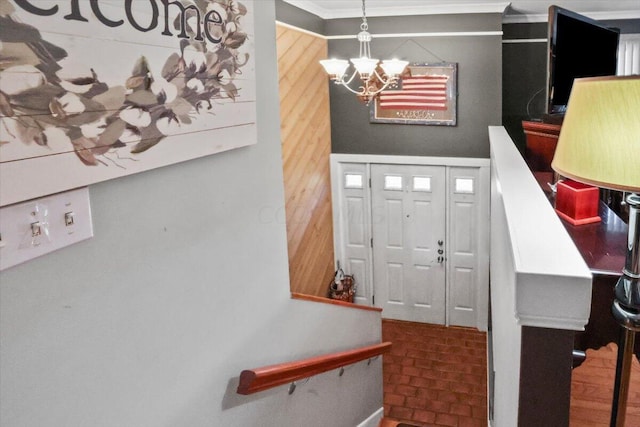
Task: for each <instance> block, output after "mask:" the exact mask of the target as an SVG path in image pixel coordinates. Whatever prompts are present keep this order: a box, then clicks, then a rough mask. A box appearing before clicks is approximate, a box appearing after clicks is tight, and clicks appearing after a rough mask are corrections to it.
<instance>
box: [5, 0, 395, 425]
mask: <svg viewBox="0 0 640 427" xmlns="http://www.w3.org/2000/svg"><path fill="white" fill-rule="evenodd" d="M255 8H256V12H257V16H258V17H259V18H258V20H257V22H256V40H255V45H256V62H257V68H258V69H257V74H258V75H259V76H260V78H261V82H262V83H263V84H260V85H258V94H257V95H258V111H257V119H258V135H259V141H258V144H257V145H255V146H251V147H247V148H242V149H237V150H233V151H229V152H226V153H222V154H218V155H214V156H209V157H205V158H201V159H198V160H194V161H190V162H185V163H182V164H176V165H172V166H168V167H165V168H161V169H156V170H153V171H149V172H145V173H141V174H137V175H134V176H130V177H125V178H120V179H116V180H112V181H108V182H104V183H101V184H97V185H93V186H91V187H90V194H91V203H92V212H93V220H94V231H95V237H94V238H92V239H90V240H88V241H85V242H82V243H79V244H77V245H74V246H71V247H69V248H65V249H62V250H59V251H57V252H54V253H52V254H50V255H47V256H44V257H41V258H38V259H36V260H33V261H31V262H28V263H26V264H22V265H19V266H16V267H13V268H10V269H8V270H5V271H3V272H1V273H0V342H1V343H2V346H1V348H0V378H1V381H0V425H2V426H3V427H34V426H47V427H58V426H59V427H67V426H91V427H100V426H105V427H115V426H122V427H134V426H135V427H145V426H149V427H162V426H166V427H174V426H185V427H200V426H210V427H217V426H230V427H248V426H274V427H276V426H277V427H282V426H285V427H287V426H290V427H299V426H303V425H304V426H318V427H325V426H336V427H341V426H342V427H353V426H354V425H357V424H358V423H359V422H361V421H362V420H363V419H365V418H366V417H367V416H369V415H370V414H371V413H373V412H374V411H375V410H377V409H379V408H380V407H382V365H381V359H378V360H376V361H374V362H373V363H372V364H371V366H367V363H366V361H364V362H361V363H359V364H356V365H354V366H352V367H351V368H348V369H347V370H346V372H345V374H344V376H342V377H339V376H338V374H337V371H333V372H329V373H326V374H323V375H319V376H316V377H314V378H312V379H311V380H310V381H309V382H308V383H307V384H305V385H300V386H298V390H297V391H296V393H295V394H294V395H292V396H289V395H288V394H287V387H286V386H281V387H278V388H276V389H273V390H270V391H266V392H263V393H259V394H257V395H253V396H239V395H237V394H236V393H235V387H236V386H237V377H238V375H239V374H240V372H241V370H243V369H249V368H255V367H259V366H264V365H269V364H273V363H279V362H284V361H289V360H295V359H299V358H303V357H309V356H312V355H316V354H322V353H324V352H332V351H338V350H346V349H348V348H352V347H355V346H358V345H365V344H372V343H375V342H379V340H380V320H379V319H380V314H379V313H377V312H370V311H362V310H350V309H344V308H342V307H336V306H332V305H327V304H316V303H309V302H304V301H294V300H291V299H290V298H289V283H288V268H287V253H286V251H287V246H286V231H285V224H284V222H283V219H282V218H280V216H278V215H276V212H279V211H281V210H282V208H283V206H284V195H283V185H282V164H281V162H282V161H281V152H280V135H279V127H280V122H279V116H278V101H277V100H278V90H277V82H278V78H277V73H276V49H275V25H274V18H275V15H274V3H273V2H272V1H256V2H255Z"/></svg>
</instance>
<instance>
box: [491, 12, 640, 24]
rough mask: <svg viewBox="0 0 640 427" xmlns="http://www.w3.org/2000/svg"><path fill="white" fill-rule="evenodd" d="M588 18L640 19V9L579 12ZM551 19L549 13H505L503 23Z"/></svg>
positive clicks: (523, 22)
mask: <svg viewBox="0 0 640 427" xmlns="http://www.w3.org/2000/svg"><path fill="white" fill-rule="evenodd" d="M577 12H578V13H580V14H581V15H584V16H586V17H588V18H591V19H595V20H596V21H602V20H613V19H639V18H640V9H636V10H625V11H615V12H613V11H612V12H579V11H577ZM548 20H549V15H548V14H546V13H545V14H538V15H533V14H532V15H505V16H504V17H503V18H502V23H503V24H529V23H536V22H547V21H548Z"/></svg>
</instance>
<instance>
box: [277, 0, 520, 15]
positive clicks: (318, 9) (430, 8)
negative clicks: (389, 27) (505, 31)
mask: <svg viewBox="0 0 640 427" xmlns="http://www.w3.org/2000/svg"><path fill="white" fill-rule="evenodd" d="M284 1H285V2H287V3H289V4H291V5H293V6H295V7H298V8H300V9H302V10H305V11H307V12H309V13H312V14H314V15H316V16H319V17H320V18H322V19H337V18H359V17H361V16H362V8H361V7H360V6H359V5H358V6H353V7H348V8H342V7H341V8H336V7H334V8H331V7H323V6H320V5H318V4H316V3H315V2H312V1H308V0H284ZM353 3H354V4H357V3H355V2H353ZM509 4H510V3H509V2H495V3H476V4H469V3H466V4H449V5H447V4H440V5H434V4H424V5H413V6H401V7H398V6H395V7H393V6H392V7H388V6H387V7H385V6H382V7H375V6H372V5H369V6H368V7H367V17H375V16H410V15H449V14H454V15H455V14H469V13H500V14H501V13H504V11H505V10H506V8H507V7H508V6H509Z"/></svg>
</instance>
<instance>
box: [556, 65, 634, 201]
mask: <svg viewBox="0 0 640 427" xmlns="http://www.w3.org/2000/svg"><path fill="white" fill-rule="evenodd" d="M551 167H552V168H553V169H554V170H555V171H556V172H558V173H559V174H560V175H562V176H564V177H567V178H571V179H574V180H576V181H580V182H583V183H585V184H590V185H595V186H598V187H604V188H610V189H614V190H621V191H630V192H640V76H625V77H595V78H584V79H576V80H575V81H574V83H573V88H572V90H571V96H570V97H569V104H568V106H567V113H566V115H565V118H564V122H563V123H562V128H561V130H560V137H559V139H558V145H557V147H556V152H555V155H554V157H553V162H552V163H551Z"/></svg>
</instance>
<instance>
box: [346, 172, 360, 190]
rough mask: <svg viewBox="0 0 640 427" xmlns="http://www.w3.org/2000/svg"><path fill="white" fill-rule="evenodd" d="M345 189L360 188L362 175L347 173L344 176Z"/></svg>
mask: <svg viewBox="0 0 640 427" xmlns="http://www.w3.org/2000/svg"><path fill="white" fill-rule="evenodd" d="M344 187H345V188H362V175H361V174H356V173H348V174H345V176H344Z"/></svg>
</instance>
